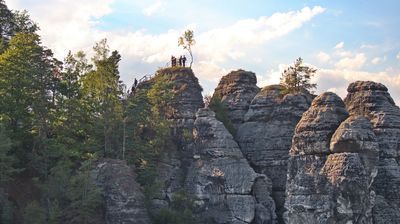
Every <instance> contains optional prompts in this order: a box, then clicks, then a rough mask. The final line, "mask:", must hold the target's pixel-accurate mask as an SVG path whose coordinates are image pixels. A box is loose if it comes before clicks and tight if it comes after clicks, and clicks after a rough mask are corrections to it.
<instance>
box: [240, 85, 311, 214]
mask: <svg viewBox="0 0 400 224" xmlns="http://www.w3.org/2000/svg"><path fill="white" fill-rule="evenodd" d="M281 90H282V87H281V86H279V85H272V86H266V87H264V88H263V89H262V90H261V91H260V92H259V93H258V94H257V95H256V96H255V97H254V99H253V100H252V102H251V104H250V106H249V110H248V111H247V113H246V114H245V116H244V123H243V124H241V125H240V126H239V128H238V130H237V134H236V140H237V142H238V143H239V145H240V148H241V150H242V152H243V154H244V155H245V157H246V158H247V160H248V161H249V163H250V165H251V166H252V167H253V168H254V170H255V171H256V172H257V173H261V174H265V175H266V176H268V177H269V178H271V180H272V193H273V198H274V200H275V202H276V205H277V209H278V214H281V211H282V208H283V204H284V193H285V188H286V174H287V164H288V159H289V155H288V152H289V149H290V146H291V140H292V137H293V134H294V129H295V126H296V124H297V123H298V121H299V120H300V118H301V116H302V114H303V112H305V111H306V110H307V109H308V108H309V107H310V104H311V101H312V99H313V95H311V94H308V93H300V94H296V95H294V94H288V95H285V96H282V95H281Z"/></svg>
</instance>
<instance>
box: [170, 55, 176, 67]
mask: <svg viewBox="0 0 400 224" xmlns="http://www.w3.org/2000/svg"><path fill="white" fill-rule="evenodd" d="M171 66H172V67H175V66H176V57H174V56H171Z"/></svg>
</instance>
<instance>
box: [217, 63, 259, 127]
mask: <svg viewBox="0 0 400 224" xmlns="http://www.w3.org/2000/svg"><path fill="white" fill-rule="evenodd" d="M256 84H257V78H256V75H255V74H254V73H253V72H248V71H244V70H237V71H232V72H231V73H229V74H227V75H225V76H224V77H222V78H221V81H220V82H219V84H218V86H217V88H216V89H215V91H214V95H213V97H219V98H220V99H221V102H222V103H224V104H225V105H226V106H227V107H228V115H229V118H230V119H231V121H232V123H233V125H234V127H235V128H236V129H237V128H238V126H239V125H240V124H241V123H243V119H244V115H245V114H246V113H247V110H248V109H249V105H250V102H251V101H252V100H253V98H254V96H255V95H256V94H257V93H258V92H259V91H260V88H258V87H257V85H256Z"/></svg>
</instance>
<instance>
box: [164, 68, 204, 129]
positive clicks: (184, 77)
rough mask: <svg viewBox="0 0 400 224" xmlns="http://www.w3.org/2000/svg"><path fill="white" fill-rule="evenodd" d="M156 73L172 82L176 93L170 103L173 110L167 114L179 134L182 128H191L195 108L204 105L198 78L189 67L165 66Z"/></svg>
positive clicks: (194, 116) (194, 117)
mask: <svg viewBox="0 0 400 224" xmlns="http://www.w3.org/2000/svg"><path fill="white" fill-rule="evenodd" d="M157 73H158V75H159V76H162V77H164V78H165V80H166V81H169V82H171V83H172V88H173V90H174V92H175V93H176V96H175V97H174V100H173V102H172V105H171V107H172V108H174V111H173V113H171V114H170V116H169V118H170V119H172V120H173V121H174V125H175V126H176V130H175V132H176V134H181V131H182V129H183V128H185V129H189V130H192V128H193V123H194V120H195V119H196V112H197V110H198V109H199V108H203V107H204V102H203V96H202V95H201V92H202V91H203V89H202V87H201V86H200V84H199V80H198V79H197V77H196V76H195V75H194V73H193V71H192V69H190V68H180V67H176V68H166V69H161V70H159V71H158V72H157Z"/></svg>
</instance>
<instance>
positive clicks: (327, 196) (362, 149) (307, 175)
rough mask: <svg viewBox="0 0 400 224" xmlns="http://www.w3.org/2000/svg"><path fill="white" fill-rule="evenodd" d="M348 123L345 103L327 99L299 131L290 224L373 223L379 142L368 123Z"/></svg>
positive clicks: (289, 191)
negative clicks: (374, 187) (373, 186)
mask: <svg viewBox="0 0 400 224" xmlns="http://www.w3.org/2000/svg"><path fill="white" fill-rule="evenodd" d="M346 117H348V113H347V111H346V109H345V108H344V103H343V102H342V100H341V99H340V98H339V97H338V96H337V95H336V94H334V93H324V94H322V95H320V96H318V97H317V98H316V99H315V100H314V101H313V103H312V106H311V107H310V109H309V110H308V111H307V112H305V113H304V115H303V117H302V119H301V121H300V122H299V124H298V125H297V127H296V133H295V135H294V137H293V144H292V148H291V150H290V155H291V157H290V160H289V165H288V178H287V188H286V201H285V209H286V212H285V215H284V217H285V221H286V223H343V224H345V223H372V222H373V219H372V208H373V206H374V205H375V203H374V202H375V192H374V190H373V188H372V187H371V186H372V183H373V181H374V178H375V176H376V173H377V168H376V165H377V163H378V143H377V138H376V136H375V134H374V132H373V129H372V126H371V124H370V122H369V121H368V119H366V118H365V117H363V116H350V117H349V118H347V119H346ZM345 119H346V120H345ZM343 120H344V121H343Z"/></svg>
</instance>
